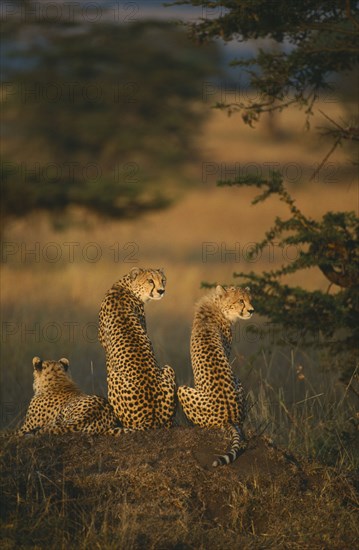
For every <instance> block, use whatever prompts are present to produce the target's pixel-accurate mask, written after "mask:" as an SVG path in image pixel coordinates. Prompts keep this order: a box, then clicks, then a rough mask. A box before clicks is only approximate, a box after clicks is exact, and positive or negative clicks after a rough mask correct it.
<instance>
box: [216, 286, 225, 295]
mask: <svg viewBox="0 0 359 550" xmlns="http://www.w3.org/2000/svg"><path fill="white" fill-rule="evenodd" d="M226 292H227V291H226V289H225V288H224V287H223V286H221V285H217V286H216V294H218V296H224V295H225V294H226Z"/></svg>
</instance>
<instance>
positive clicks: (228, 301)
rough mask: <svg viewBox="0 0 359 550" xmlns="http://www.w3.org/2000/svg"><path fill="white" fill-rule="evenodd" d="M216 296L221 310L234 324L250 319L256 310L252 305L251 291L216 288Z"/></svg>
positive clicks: (232, 287) (235, 288)
mask: <svg viewBox="0 0 359 550" xmlns="http://www.w3.org/2000/svg"><path fill="white" fill-rule="evenodd" d="M215 296H216V300H217V302H218V304H219V305H220V308H221V310H222V312H223V314H224V315H225V317H227V319H228V320H229V321H231V322H232V323H233V322H235V321H237V319H250V318H251V317H252V315H253V312H254V308H253V306H252V304H251V296H250V289H249V288H248V287H247V288H244V289H243V288H238V287H235V286H228V287H223V286H220V285H218V286H217V287H216V291H215Z"/></svg>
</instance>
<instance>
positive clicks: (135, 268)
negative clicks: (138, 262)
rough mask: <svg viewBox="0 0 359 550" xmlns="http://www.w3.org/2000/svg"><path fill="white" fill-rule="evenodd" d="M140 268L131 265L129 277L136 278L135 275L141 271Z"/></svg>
mask: <svg viewBox="0 0 359 550" xmlns="http://www.w3.org/2000/svg"><path fill="white" fill-rule="evenodd" d="M142 271H143V270H142V269H141V268H140V267H133V268H132V269H131V270H130V277H131V279H132V280H134V279H136V277H137V275H139V274H140V273H142Z"/></svg>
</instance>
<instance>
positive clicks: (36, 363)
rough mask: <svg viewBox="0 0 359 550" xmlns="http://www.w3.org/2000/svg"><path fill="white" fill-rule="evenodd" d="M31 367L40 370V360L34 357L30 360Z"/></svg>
mask: <svg viewBox="0 0 359 550" xmlns="http://www.w3.org/2000/svg"><path fill="white" fill-rule="evenodd" d="M32 366H33V367H34V369H36V370H41V369H42V359H40V357H34V358H33V360H32Z"/></svg>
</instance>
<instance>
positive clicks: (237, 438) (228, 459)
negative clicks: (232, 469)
mask: <svg viewBox="0 0 359 550" xmlns="http://www.w3.org/2000/svg"><path fill="white" fill-rule="evenodd" d="M229 431H230V434H231V448H230V450H229V451H228V453H227V454H225V455H220V456H218V457H217V459H216V460H215V461H214V462H213V464H212V466H213V467H215V468H216V467H217V466H223V465H225V464H231V463H232V462H234V461H235V460H236V459H237V458H238V457H239V456H240V455H241V454H242V453H244V451H245V450H246V447H247V443H246V440H245V437H244V433H243V430H242V429H241V428H240V427H239V426H237V425H236V424H230V426H229Z"/></svg>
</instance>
